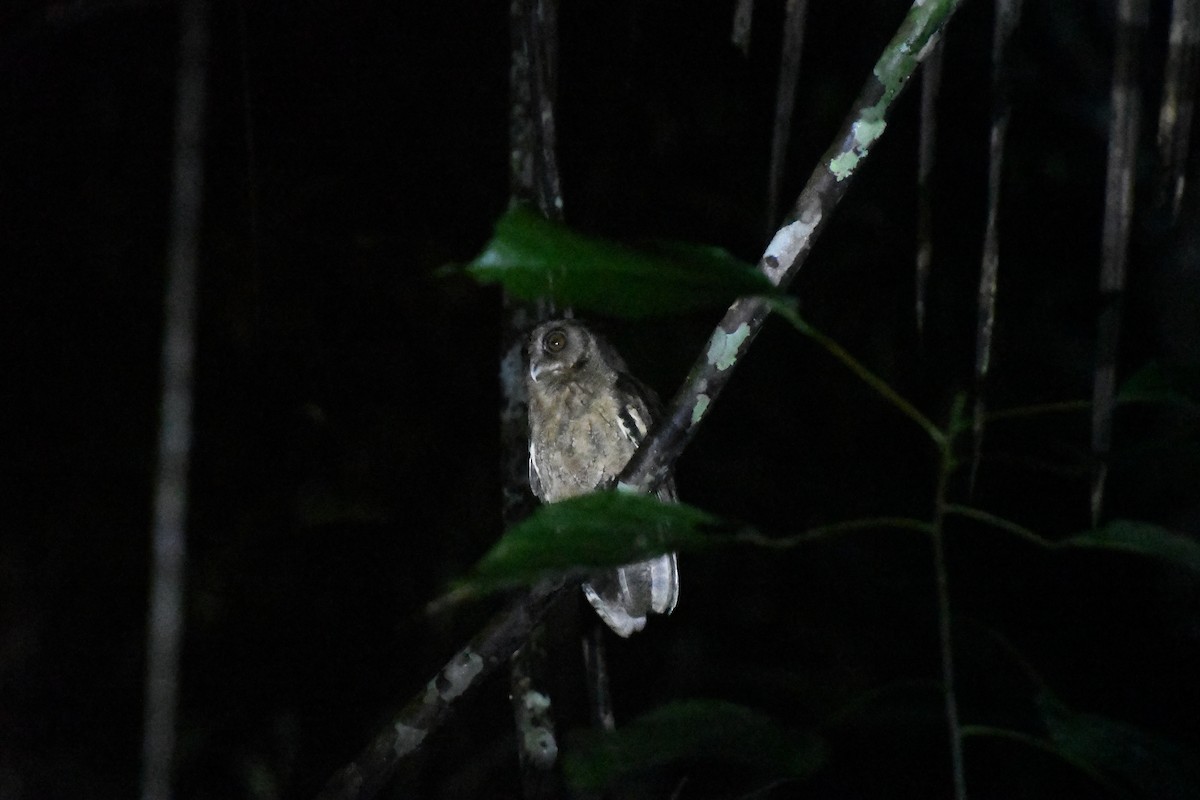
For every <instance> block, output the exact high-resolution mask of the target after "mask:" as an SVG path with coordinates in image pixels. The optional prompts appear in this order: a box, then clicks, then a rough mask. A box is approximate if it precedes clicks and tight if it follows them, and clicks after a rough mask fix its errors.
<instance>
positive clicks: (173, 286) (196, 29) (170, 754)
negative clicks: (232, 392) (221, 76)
mask: <svg viewBox="0 0 1200 800" xmlns="http://www.w3.org/2000/svg"><path fill="white" fill-rule="evenodd" d="M179 29H180V33H179V37H180V38H179V48H180V58H179V73H178V78H177V84H176V86H177V95H176V98H175V142H174V148H175V162H174V174H173V176H172V197H171V228H170V241H169V253H168V255H167V287H166V296H165V302H164V304H165V306H166V308H165V319H164V321H163V349H162V401H161V402H162V408H161V412H160V413H161V418H160V420H159V430H158V466H157V471H156V475H155V487H154V521H153V531H152V534H151V537H152V541H151V545H152V556H151V558H152V561H151V574H150V598H149V613H148V615H147V617H148V618H147V625H146V687H145V692H146V699H145V709H144V725H143V732H142V776H141V781H142V787H141V789H142V798H143V800H168V798H170V797H171V796H172V789H171V783H172V774H173V772H174V762H175V749H176V747H175V745H176V715H177V711H178V702H179V662H180V650H181V648H182V644H183V628H184V619H185V615H184V578H185V574H186V570H185V567H186V565H187V509H188V470H189V466H190V464H191V453H192V402H193V398H192V391H193V365H194V363H195V358H196V282H197V279H196V273H197V270H198V268H199V266H198V265H199V260H200V212H201V206H202V204H203V198H204V148H203V145H204V107H205V98H206V90H207V73H206V54H207V52H208V3H207V2H206V0H187V2H184V3H183V4H182V5H181V6H180V25H179Z"/></svg>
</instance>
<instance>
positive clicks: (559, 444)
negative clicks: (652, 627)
mask: <svg viewBox="0 0 1200 800" xmlns="http://www.w3.org/2000/svg"><path fill="white" fill-rule="evenodd" d="M526 353H527V355H528V357H529V371H528V373H527V374H526V376H525V385H526V388H527V389H528V394H529V485H530V487H531V488H532V489H533V493H534V494H535V495H537V497H538V499H539V500H541V501H542V502H544V503H552V502H554V501H556V500H563V499H566V498H568V497H575V496H577V495H581V494H586V493H588V492H590V491H593V490H594V489H596V488H597V487H599V486H601V485H603V484H605V483H607V482H608V481H610V480H612V479H613V478H615V477H616V476H617V474H618V473H620V471H621V470H622V469H623V468H624V467H625V464H626V463H627V462H628V461H629V459H630V457H631V456H632V455H633V452H634V450H636V449H637V446H638V443H639V442H641V440H642V438H643V437H644V436H645V435H646V431H647V430H648V429H649V427H650V425H651V423H652V422H653V416H652V413H653V412H652V411H651V409H652V408H656V407H657V398H655V396H654V393H653V392H651V391H650V390H649V389H648V388H647V387H645V386H643V385H642V384H641V383H639V382H638V381H637V380H635V379H634V378H632V377H630V376H629V374H628V372H627V369H626V367H625V362H624V361H622V360H621V357H620V356H619V355H618V354H617V351H616V350H614V349H613V347H612V345H610V344H609V343H608V342H606V341H605V340H604V339H602V338H601V337H599V336H597V335H596V334H595V333H593V332H592V331H591V330H589V329H588V328H587V327H586V326H584V325H583V324H581V323H579V322H577V321H575V320H566V319H564V320H555V321H552V322H546V323H543V324H541V325H539V326H538V327H536V328H535V329H534V330H533V332H532V333H531V334H530V335H529V341H528V343H527V345H526ZM658 496H659V498H660V499H662V500H674V499H675V486H674V483H673V481H671V480H670V479H668V480H667V481H666V482H664V483H663V484H662V486H660V487H659V489H658ZM583 591H584V594H585V595H586V596H587V599H588V601H589V602H590V603H591V604H592V607H593V608H595V609H596V612H597V613H598V614H599V615H600V618H601V619H603V620H604V621H605V623H607V624H608V626H609V627H610V628H612V629H613V630H614V631H616V632H617V634H619V635H620V636H629V635H630V634H631V633H633V632H634V631H640V630H641V629H642V628H644V627H645V625H646V615H647V614H648V613H650V612H654V613H656V614H669V613H671V611H672V610H673V609H674V608H675V601H676V599H677V598H678V597H679V570H678V567H677V565H676V560H675V554H674V553H668V554H666V555H661V556H657V557H655V558H651V559H648V560H646V561H639V562H637V563H635V564H627V565H625V566H623V567H618V568H617V569H615V570H612V571H610V572H605V573H602V574H599V575H597V576H595V577H593V578H592V580H591V581H589V582H588V583H585V584H584V586H583Z"/></svg>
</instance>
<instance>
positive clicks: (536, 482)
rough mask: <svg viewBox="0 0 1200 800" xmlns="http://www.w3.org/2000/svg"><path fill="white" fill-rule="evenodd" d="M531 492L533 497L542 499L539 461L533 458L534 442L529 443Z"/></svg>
mask: <svg viewBox="0 0 1200 800" xmlns="http://www.w3.org/2000/svg"><path fill="white" fill-rule="evenodd" d="M529 490H530V491H532V492H533V496H534V497H536V498H537V499H539V500H541V499H542V476H541V475H539V474H538V470H537V461H535V460H534V458H533V442H532V441H531V442H530V443H529Z"/></svg>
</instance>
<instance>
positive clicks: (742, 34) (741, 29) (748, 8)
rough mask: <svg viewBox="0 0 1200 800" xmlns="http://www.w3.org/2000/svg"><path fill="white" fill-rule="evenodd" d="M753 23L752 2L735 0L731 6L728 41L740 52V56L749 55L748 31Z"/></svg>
mask: <svg viewBox="0 0 1200 800" xmlns="http://www.w3.org/2000/svg"><path fill="white" fill-rule="evenodd" d="M753 22H754V0H737V2H736V3H735V4H734V6H733V28H732V31H731V32H730V34H729V41H730V42H732V43H733V46H734V47H736V48H737V49H738V50H741V51H742V55H744V56H748V55H750V29H751V27H753Z"/></svg>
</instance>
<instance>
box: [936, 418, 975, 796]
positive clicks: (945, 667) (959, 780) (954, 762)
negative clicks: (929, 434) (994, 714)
mask: <svg viewBox="0 0 1200 800" xmlns="http://www.w3.org/2000/svg"><path fill="white" fill-rule="evenodd" d="M963 403H964V398H963V397H962V396H961V395H960V396H959V397H958V398H956V400H955V404H954V409H953V411H952V412H951V423H950V426H949V430H950V431H951V433H952V434H954V433H955V432H958V431H960V430H962V427H963V426H962V413H963ZM956 466H957V463H956V460H955V458H954V436H953V435H952V436H950V437H948V438H947V439H946V441H945V442H944V443H943V444H942V448H941V464H940V468H939V470H938V483H937V495H936V499H935V506H934V517H933V569H934V574H935V576H936V579H937V600H938V639H939V643H940V646H941V651H942V690H943V694H944V699H945V707H946V726H947V728H948V729H949V734H950V764H951V769H952V772H953V776H954V797H955V800H966V797H967V780H966V769H965V767H964V765H963V747H962V729H961V726H960V724H959V719H958V698H957V696H956V694H955V691H954V641H953V632H952V627H953V626H952V624H951V616H950V576H949V569H948V568H947V566H946V542H945V538H946V537H945V534H946V527H945V520H946V514H947V511H948V508H949V505H950V504H949V503H948V502H947V500H946V497H947V493H948V486H949V483H950V476H951V475H953V473H954V469H955V467H956Z"/></svg>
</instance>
